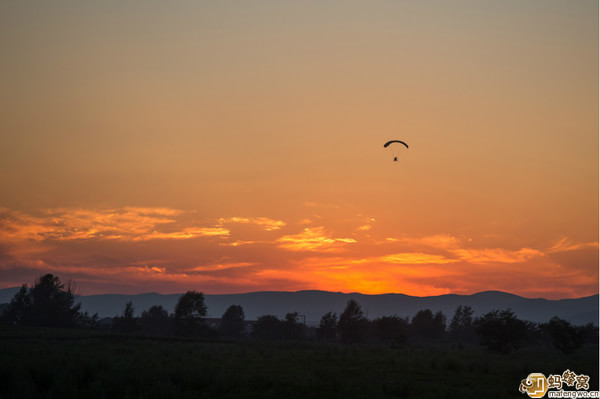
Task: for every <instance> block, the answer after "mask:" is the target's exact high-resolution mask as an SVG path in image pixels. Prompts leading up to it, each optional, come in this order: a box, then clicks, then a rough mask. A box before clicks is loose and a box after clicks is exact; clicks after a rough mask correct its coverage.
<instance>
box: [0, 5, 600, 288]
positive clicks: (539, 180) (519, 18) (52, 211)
mask: <svg viewBox="0 0 600 399" xmlns="http://www.w3.org/2000/svg"><path fill="white" fill-rule="evenodd" d="M598 31H599V29H598V2H597V1H595V0H594V1H592V0H580V1H575V2H574V1H567V0H564V1H556V0H531V1H527V2H524V1H521V0H487V1H486V0H468V1H467V0H453V1H446V0H437V1H434V0H423V1H384V0H381V1H369V2H366V1H353V0H344V1H337V0H327V1H322V0H318V1H317V0H307V1H302V2H297V1H285V0H279V1H268V0H265V1H255V2H248V1H241V0H237V1H236V0H231V1H184V0H179V1H173V2H162V1H152V0H144V1H141V0H132V1H127V2H120V1H102V2H79V1H65V2H59V3H57V2H46V1H42V0H37V1H28V2H22V1H3V2H1V3H0V47H1V48H2V54H3V56H2V58H3V61H2V62H1V63H0V76H1V77H0V87H1V89H0V288H6V287H14V286H20V285H21V284H23V283H27V284H29V285H31V284H32V283H33V282H34V281H35V279H36V278H38V277H39V276H41V275H42V274H45V273H53V274H55V275H57V276H59V277H60V278H61V279H62V280H63V281H66V280H73V281H75V282H76V283H77V287H78V291H79V293H81V294H83V295H90V294H102V293H124V294H134V293H143V292H159V293H164V294H167V293H180V292H185V291H186V290H190V289H194V290H198V291H202V292H204V293H206V294H225V293H242V292H253V291H297V290H313V289H317V290H327V291H341V292H361V293H365V294H381V293H403V294H408V295H415V296H429V295H441V294H448V293H454V294H472V293H476V292H481V291H487V290H501V291H507V292H511V293H514V294H517V295H522V296H526V297H544V298H550V299H559V298H574V297H582V296H588V295H594V294H598V291H599V280H598V270H599V260H598V253H599V250H598V232H599V225H598V220H599V215H598V209H599V205H598V199H599V194H598V182H599V176H598V171H599V162H598V149H599V143H598V136H599V134H598V132H599V130H598V129H599V127H598V109H599V104H598V58H599V54H598ZM392 139H397V140H403V141H405V142H406V143H407V144H408V145H409V148H408V149H406V148H404V147H400V148H398V147H397V146H391V147H390V148H387V149H384V148H383V144H384V143H385V142H386V141H388V140H392ZM393 147H396V148H393ZM395 156H397V158H398V161H397V162H394V161H393V159H394V157H395Z"/></svg>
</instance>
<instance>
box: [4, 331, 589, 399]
mask: <svg viewBox="0 0 600 399" xmlns="http://www.w3.org/2000/svg"><path fill="white" fill-rule="evenodd" d="M566 369H570V370H571V371H574V372H576V373H577V374H587V375H589V376H590V390H598V346H597V345H594V346H587V347H584V348H581V349H580V350H579V351H578V352H576V353H574V354H572V355H569V356H567V355H564V354H562V353H560V352H557V351H555V350H552V349H550V348H546V347H543V348H542V347H539V348H534V347H528V348H523V349H520V350H518V351H515V352H512V353H510V354H494V353H489V352H487V351H485V350H484V349H482V348H481V347H479V346H467V347H463V348H459V347H456V346H454V347H452V345H449V344H447V345H446V344H436V345H434V344H421V345H417V344H412V345H411V344H407V345H405V346H403V347H400V348H390V347H388V346H383V345H367V344H364V345H348V346H346V345H341V344H328V343H320V342H285V341H280V342H261V341H231V342H203V341H194V340H178V339H158V338H147V337H139V336H125V335H115V334H108V333H98V332H87V331H76V330H75V331H70V330H43V329H6V328H4V329H3V330H2V331H0V398H111V399H112V398H286V399H290V398H315V397H322V398H387V397H400V398H403V397H406V398H482V397H485V398H509V397H515V398H517V397H524V396H526V395H524V394H521V393H520V392H519V391H518V387H519V383H520V382H521V380H522V379H524V378H525V377H526V376H527V375H528V374H530V373H532V372H540V373H543V374H545V375H548V374H550V373H552V374H562V372H563V371H565V370H566Z"/></svg>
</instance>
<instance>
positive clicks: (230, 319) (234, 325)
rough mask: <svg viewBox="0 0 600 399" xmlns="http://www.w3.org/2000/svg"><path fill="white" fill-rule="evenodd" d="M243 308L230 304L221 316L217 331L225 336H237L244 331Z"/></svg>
mask: <svg viewBox="0 0 600 399" xmlns="http://www.w3.org/2000/svg"><path fill="white" fill-rule="evenodd" d="M244 317H245V315H244V309H243V308H242V307H241V306H240V305H231V306H230V307H228V308H227V310H226V311H225V313H223V316H221V325H220V326H219V331H220V332H221V334H223V335H224V336H225V337H229V338H239V337H240V336H241V335H242V333H243V332H244Z"/></svg>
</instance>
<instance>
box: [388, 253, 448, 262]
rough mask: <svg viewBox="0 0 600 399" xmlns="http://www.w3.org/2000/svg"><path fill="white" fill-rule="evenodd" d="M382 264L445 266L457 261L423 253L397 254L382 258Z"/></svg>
mask: <svg viewBox="0 0 600 399" xmlns="http://www.w3.org/2000/svg"><path fill="white" fill-rule="evenodd" d="M380 259H381V260H382V261H384V262H388V263H398V264H405V265H406V264H408V265H418V264H445V263H454V262H458V260H457V259H449V258H446V257H445V256H442V255H432V254H424V253H423V252H412V253H399V254H392V255H386V256H382V257H381V258H380Z"/></svg>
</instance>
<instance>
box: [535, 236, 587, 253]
mask: <svg viewBox="0 0 600 399" xmlns="http://www.w3.org/2000/svg"><path fill="white" fill-rule="evenodd" d="M586 248H595V249H597V248H598V242H585V243H573V242H572V241H571V240H570V239H568V238H567V237H563V238H561V239H560V240H559V241H558V242H557V243H556V244H554V245H552V246H551V247H550V248H548V249H547V251H546V252H548V253H555V252H569V251H578V250H581V249H586Z"/></svg>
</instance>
